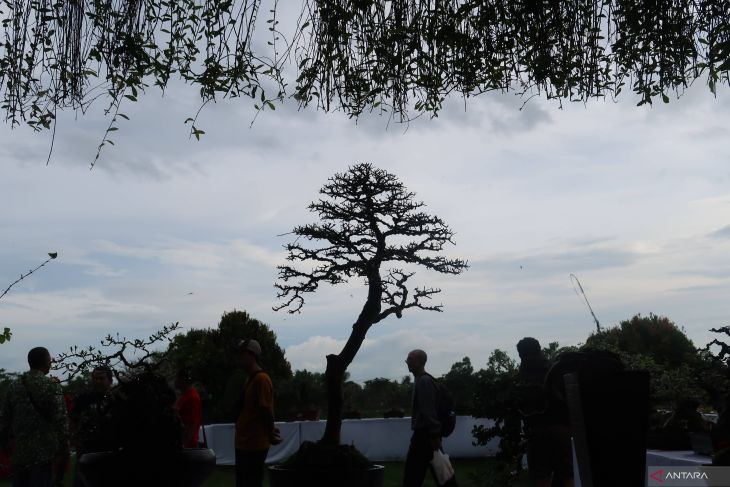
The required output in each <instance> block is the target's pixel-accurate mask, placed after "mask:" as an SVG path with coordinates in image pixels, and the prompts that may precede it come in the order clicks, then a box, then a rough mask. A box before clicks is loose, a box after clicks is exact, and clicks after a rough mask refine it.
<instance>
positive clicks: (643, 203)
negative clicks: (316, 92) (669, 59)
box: [0, 83, 730, 380]
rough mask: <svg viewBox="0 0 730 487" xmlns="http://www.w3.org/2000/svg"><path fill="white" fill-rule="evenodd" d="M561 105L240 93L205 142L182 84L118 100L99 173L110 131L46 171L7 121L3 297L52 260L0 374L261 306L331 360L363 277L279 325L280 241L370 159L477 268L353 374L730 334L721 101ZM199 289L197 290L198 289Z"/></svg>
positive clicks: (42, 157) (60, 140)
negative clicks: (402, 121)
mask: <svg viewBox="0 0 730 487" xmlns="http://www.w3.org/2000/svg"><path fill="white" fill-rule="evenodd" d="M636 101H637V100H635V99H633V98H631V97H630V96H629V97H626V98H625V99H623V100H621V101H620V102H619V103H615V102H612V101H594V102H591V103H589V104H588V105H583V104H573V105H566V106H564V108H563V109H560V108H559V107H558V105H557V104H555V103H553V102H548V101H543V100H539V99H537V98H535V99H533V100H531V101H530V102H529V103H528V104H527V106H526V107H525V108H524V109H523V110H520V107H521V106H522V104H523V102H524V100H521V99H519V98H517V97H515V96H513V95H511V94H507V95H501V94H493V95H485V96H482V97H480V98H477V99H473V100H469V101H468V103H467V104H466V109H465V107H464V103H463V101H462V100H458V99H455V100H451V101H450V102H449V104H448V105H447V107H446V109H445V110H444V112H443V113H441V114H440V116H439V117H438V118H436V119H433V120H428V119H419V120H418V121H416V122H414V123H411V124H410V125H409V126H408V127H406V126H403V125H398V124H392V123H391V124H388V120H387V119H386V118H380V117H375V116H373V117H365V118H363V119H361V120H359V121H358V122H355V121H353V120H350V119H348V118H346V117H345V116H343V115H342V114H338V113H334V114H325V113H322V112H317V111H314V110H305V111H297V109H296V106H294V104H290V103H286V104H285V105H284V106H280V107H279V108H278V109H277V110H276V111H275V112H266V113H264V114H262V115H260V116H259V117H258V118H257V120H256V122H255V123H254V124H253V126H250V123H251V120H252V118H253V115H254V113H253V109H252V106H251V104H250V103H248V102H246V101H242V100H234V101H224V102H221V103H218V104H217V105H214V106H208V107H206V109H205V110H204V111H203V112H202V115H201V117H200V120H199V125H200V128H202V129H203V130H205V131H206V135H205V136H203V137H202V139H201V140H200V141H195V139H192V140H190V139H189V137H188V129H189V126H187V125H184V124H183V121H184V120H185V119H186V118H187V117H188V116H190V115H191V114H194V113H195V111H196V110H197V103H198V101H197V98H196V90H195V89H194V88H186V87H180V86H175V87H173V89H171V90H170V91H168V92H167V93H166V95H165V97H164V98H161V97H160V96H159V95H158V94H157V93H155V92H152V93H149V94H148V95H147V96H145V97H143V98H142V99H141V102H140V103H138V104H135V105H133V106H129V107H126V108H125V112H126V113H127V114H128V115H130V117H131V121H130V122H123V123H121V124H120V130H119V132H116V133H115V137H114V142H115V143H116V146H114V147H110V148H108V149H106V150H105V151H104V152H103V153H102V156H101V159H100V161H99V162H98V163H97V166H96V167H95V168H94V169H93V170H89V166H90V163H91V161H92V160H93V158H94V154H95V153H96V146H97V145H98V143H99V141H100V139H101V137H102V135H103V130H104V128H105V127H106V124H107V121H106V120H105V119H103V118H102V117H101V116H100V114H98V113H92V114H90V115H89V116H87V117H80V118H79V119H78V120H76V119H75V118H74V116H73V114H66V115H64V116H63V117H62V118H61V120H60V122H59V127H58V133H57V135H56V142H55V148H54V151H53V157H52V159H51V163H50V165H48V166H46V157H47V154H48V148H49V144H50V136H49V134H47V133H42V134H34V133H31V132H29V131H28V130H25V129H17V130H11V129H10V127H9V126H5V127H3V128H2V129H1V130H0V164H1V165H2V177H1V178H0V203H1V204H2V210H3V218H2V219H0V235H2V240H1V243H0V287H2V288H3V289H4V288H5V286H7V284H9V283H10V282H12V281H13V280H14V279H16V278H17V277H18V275H19V274H20V273H21V272H25V271H27V270H28V269H30V268H32V267H34V266H35V265H37V264H39V263H40V262H42V261H43V260H44V258H45V256H46V252H49V251H57V252H58V253H59V257H58V259H57V260H55V261H53V262H51V263H50V264H49V265H48V266H47V267H45V268H43V269H42V270H41V271H39V272H38V273H37V274H34V275H33V276H31V277H30V278H28V279H26V280H25V281H23V282H22V283H20V284H19V285H17V286H16V287H14V288H13V289H12V290H11V292H10V293H9V294H8V295H7V296H5V298H3V299H2V300H1V301H0V326H9V327H10V328H12V330H13V339H12V341H11V342H9V343H8V344H5V345H2V346H0V368H5V369H11V370H19V369H23V368H25V366H24V360H25V354H26V352H27V350H28V349H29V348H30V347H32V346H36V345H45V346H47V347H49V348H50V349H51V351H52V352H54V353H56V352H59V351H62V350H64V349H66V348H67V347H69V346H70V345H72V344H77V345H89V344H96V343H98V341H99V339H100V338H102V337H103V336H105V335H106V334H107V333H110V332H119V333H121V334H124V335H127V336H129V337H142V336H145V335H147V334H149V333H150V332H152V331H154V330H156V329H158V328H159V327H161V326H162V325H164V324H167V323H170V322H174V321H179V322H180V323H181V324H182V326H183V328H184V329H189V328H200V327H211V326H215V325H216V324H217V322H218V320H219V318H220V316H221V314H222V313H223V312H225V311H230V310H233V309H239V310H240V309H245V310H247V311H248V312H250V313H251V314H252V315H253V316H255V317H257V318H259V319H261V320H262V321H264V322H266V323H268V324H269V325H270V326H271V327H272V329H273V330H274V331H275V332H276V333H277V335H278V338H279V342H280V344H281V345H282V346H283V347H284V348H285V349H286V355H287V357H288V359H289V360H290V361H291V363H292V366H293V367H294V368H297V369H301V368H307V369H310V370H323V368H324V356H325V354H326V353H329V352H333V351H337V350H338V349H339V347H340V346H341V345H342V344H343V343H344V340H345V339H346V337H347V335H348V332H349V327H350V325H351V323H352V322H353V321H354V319H355V318H356V316H357V313H358V312H359V309H360V307H361V306H362V303H363V299H364V292H365V289H364V288H363V287H362V286H361V285H360V283H359V282H355V283H353V285H352V286H346V287H343V288H341V289H337V288H332V287H324V288H322V289H321V290H320V291H319V292H318V293H317V295H316V296H312V297H311V299H310V301H309V302H308V303H307V305H306V306H305V307H304V309H303V311H302V313H301V314H299V315H287V314H285V313H281V312H279V313H275V312H273V311H272V309H271V308H272V306H273V305H274V304H276V301H275V290H274V288H273V283H274V281H275V276H276V269H275V268H276V266H277V265H278V264H281V263H283V258H284V253H283V250H282V245H283V244H285V243H286V242H287V238H289V237H278V236H277V235H280V234H284V233H286V232H288V231H290V230H291V229H292V227H293V226H294V225H296V224H301V223H307V222H310V221H313V215H310V214H308V212H307V211H306V205H307V204H308V203H309V202H310V201H311V200H313V199H314V198H315V197H316V196H317V190H318V189H319V188H320V187H321V185H322V184H323V183H324V182H325V181H326V180H327V178H328V177H329V176H331V175H332V174H333V173H335V172H339V171H344V170H346V169H347V167H348V165H351V164H353V163H357V162H361V161H369V162H372V163H374V164H375V165H377V166H379V167H381V168H384V169H387V170H388V171H391V172H393V173H395V174H396V175H398V176H399V177H400V178H401V179H402V181H404V182H405V184H406V185H407V187H408V188H409V189H411V190H413V191H415V192H416V193H417V195H418V198H419V199H421V200H423V201H425V202H426V203H427V205H428V210H429V211H430V212H433V213H435V214H437V215H439V216H441V217H442V218H443V219H444V220H445V221H446V222H447V223H448V224H449V225H450V226H451V227H452V228H453V229H454V230H455V232H456V237H455V241H456V245H455V246H454V247H453V248H450V249H449V250H448V252H449V254H450V255H453V256H459V257H462V258H465V259H468V260H469V262H470V265H471V268H470V269H469V271H468V272H466V273H465V274H464V275H462V276H458V277H442V276H439V275H435V274H429V273H427V272H426V273H421V274H419V276H418V282H419V283H421V284H425V285H428V286H439V287H441V288H443V293H442V295H441V300H442V302H443V304H444V312H443V313H440V314H439V313H429V312H412V313H409V314H407V315H406V316H404V317H403V319H401V320H398V319H396V318H394V317H393V318H392V319H389V320H387V321H386V322H383V323H380V324H378V325H376V326H375V327H374V328H373V329H372V330H371V332H370V334H369V338H368V340H367V342H366V344H365V346H364V348H363V349H362V351H361V352H360V354H359V355H358V357H357V358H356V361H355V363H354V364H353V365H352V367H351V372H352V376H353V378H354V379H356V380H365V379H368V378H372V377H377V376H381V377H390V378H399V377H401V376H403V375H405V374H406V373H407V371H406V369H405V364H404V363H403V359H404V357H405V354H406V353H407V352H408V350H410V349H412V348H415V347H420V348H424V349H425V350H426V351H428V352H429V354H430V357H431V359H430V361H429V366H430V369H431V371H432V372H434V373H436V374H440V373H443V372H445V371H447V370H448V368H449V366H450V365H451V364H452V363H454V362H455V361H457V360H459V359H461V358H462V357H464V356H469V357H471V359H472V362H473V363H474V364H475V365H476V366H483V365H484V364H485V363H486V360H487V357H488V355H489V353H490V352H491V350H493V349H494V348H503V349H507V350H509V351H510V353H512V351H513V350H514V344H515V342H516V341H517V340H518V339H519V338H521V337H523V336H526V335H530V336H535V337H537V338H538V339H539V340H540V341H541V342H544V343H546V342H548V341H553V340H557V341H559V342H560V343H561V344H564V345H569V344H578V343H580V342H583V341H585V339H586V337H587V336H588V334H589V333H590V332H591V331H592V330H593V329H594V328H595V326H594V324H593V322H592V318H591V317H590V314H589V313H588V310H587V308H586V306H585V304H584V303H583V302H582V301H581V299H579V297H578V296H577V295H576V294H575V292H574V289H573V287H572V284H571V281H570V279H569V275H570V274H571V273H574V274H576V275H577V276H578V277H579V278H580V280H581V282H582V284H583V287H584V289H585V290H586V293H587V294H588V297H589V299H590V300H591V303H592V305H593V308H594V310H595V312H596V314H597V316H598V318H599V319H600V321H601V323H602V324H603V325H606V326H608V325H614V324H616V323H618V322H619V321H620V320H622V319H625V318H629V317H630V316H632V315H634V314H636V313H642V314H648V313H650V312H653V313H657V314H661V315H666V316H669V317H670V318H671V319H673V320H675V321H676V322H677V323H678V324H680V325H681V326H683V327H684V328H685V329H686V331H687V333H688V334H689V336H690V337H691V338H692V339H693V340H694V342H695V344H696V345H704V344H705V343H707V341H708V340H710V339H711V335H712V334H711V333H709V332H708V329H709V328H711V327H714V326H720V325H724V324H730V300H729V299H728V293H729V292H730V189H729V188H730V164H729V162H730V160H729V159H730V145H728V143H727V141H728V135H729V133H730V130H729V129H728V123H727V122H728V113H730V100H729V99H728V92H727V90H725V91H723V92H720V93H719V94H718V96H717V98H713V97H712V96H711V94H709V92H708V91H707V89H706V87H704V86H701V83H698V86H696V87H694V88H693V89H691V90H690V91H689V92H687V93H686V94H685V95H684V96H683V97H682V98H681V99H679V100H678V101H676V100H673V101H672V102H671V103H670V104H669V105H663V104H662V105H656V106H654V107H636V106H635V104H636ZM189 293H193V294H189Z"/></svg>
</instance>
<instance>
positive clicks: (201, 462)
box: [54, 323, 215, 487]
mask: <svg viewBox="0 0 730 487" xmlns="http://www.w3.org/2000/svg"><path fill="white" fill-rule="evenodd" d="M177 328H178V325H177V323H175V324H173V325H172V326H169V327H164V328H163V330H162V331H160V332H158V333H156V334H154V335H152V336H151V337H150V338H149V339H147V340H127V339H126V338H119V336H117V337H112V336H108V337H107V338H106V339H105V340H104V341H102V346H104V347H111V348H113V351H112V352H111V353H105V352H104V351H100V350H97V349H95V348H93V347H90V348H87V349H81V350H79V349H78V348H76V347H73V348H72V349H71V350H70V352H68V353H65V354H61V355H60V356H59V358H58V359H57V361H56V364H55V367H54V368H55V369H56V370H65V371H66V372H67V374H68V375H67V380H70V379H72V378H73V377H74V376H75V375H77V374H79V373H81V372H83V371H85V370H88V369H90V368H93V367H94V366H97V365H105V366H107V367H109V368H110V369H111V370H112V371H113V373H114V375H115V376H116V378H117V381H118V384H117V385H116V386H115V387H114V388H113V389H112V391H111V393H110V394H109V401H108V414H106V415H105V419H104V420H103V422H104V423H105V424H103V425H97V426H98V430H99V431H100V432H103V434H104V438H103V439H102V441H100V442H99V443H100V444H103V445H104V446H105V447H106V448H105V450H106V451H99V452H89V453H84V455H83V456H82V457H81V459H80V460H79V465H78V475H79V478H80V480H81V482H82V485H84V486H86V487H122V486H129V485H134V486H140V487H147V486H149V487H153V486H155V487H156V486H160V485H175V486H182V487H198V486H199V485H201V484H202V483H203V481H204V480H205V479H206V478H207V477H208V476H210V474H211V473H212V472H213V470H214V469H215V453H214V452H213V451H212V450H210V449H207V448H192V449H183V448H182V438H183V431H182V424H181V422H180V419H179V417H178V415H177V411H176V410H175V409H174V404H175V392H174V391H173V389H172V388H171V387H170V385H169V384H168V381H167V379H166V378H165V377H163V376H162V375H160V374H159V373H157V372H156V369H157V368H158V367H159V366H160V365H161V364H162V363H163V362H164V361H165V354H164V353H159V352H151V351H150V347H151V346H152V345H153V344H155V343H157V342H160V341H163V340H166V339H167V337H168V336H169V335H170V334H171V333H172V332H173V331H174V330H176V329H177ZM130 351H133V353H134V354H135V355H138V356H139V355H140V354H141V355H142V356H141V358H138V359H136V360H130V359H129V358H128V355H129V353H130Z"/></svg>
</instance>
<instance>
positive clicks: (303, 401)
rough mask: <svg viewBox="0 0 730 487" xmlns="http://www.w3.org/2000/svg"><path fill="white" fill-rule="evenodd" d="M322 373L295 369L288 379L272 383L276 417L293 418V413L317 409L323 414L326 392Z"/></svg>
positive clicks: (325, 412) (324, 411)
mask: <svg viewBox="0 0 730 487" xmlns="http://www.w3.org/2000/svg"><path fill="white" fill-rule="evenodd" d="M325 387H326V386H325V380H324V374H322V373H320V372H310V371H307V370H297V371H295V372H294V374H293V376H292V377H291V379H289V380H283V381H281V382H277V383H275V384H274V407H275V408H276V412H277V417H278V418H282V419H283V418H291V419H295V416H293V414H294V413H300V412H303V411H319V413H320V415H322V416H325V415H326V414H327V411H326V409H325V407H326V404H327V400H326V398H327V393H326V390H325Z"/></svg>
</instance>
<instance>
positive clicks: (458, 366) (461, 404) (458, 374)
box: [440, 357, 477, 414]
mask: <svg viewBox="0 0 730 487" xmlns="http://www.w3.org/2000/svg"><path fill="white" fill-rule="evenodd" d="M476 380H477V378H476V376H475V375H474V367H473V366H472V364H471V360H470V359H469V357H464V358H463V359H461V360H460V361H458V362H456V363H454V364H453V365H452V366H451V370H449V371H448V372H447V373H446V374H444V375H443V376H441V379H440V381H441V383H442V384H443V385H445V386H446V388H447V389H448V390H449V392H451V395H452V396H453V398H454V407H455V409H456V413H457V414H471V413H472V412H473V410H474V392H475V390H476V388H477V384H476Z"/></svg>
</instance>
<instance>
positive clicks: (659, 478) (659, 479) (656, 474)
mask: <svg viewBox="0 0 730 487" xmlns="http://www.w3.org/2000/svg"><path fill="white" fill-rule="evenodd" d="M663 473H664V469H661V470H657V471H656V472H652V473H650V474H649V477H651V478H652V479H654V480H656V481H657V482H659V483H660V484H663V483H664V480H663V479H662V474H663Z"/></svg>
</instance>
